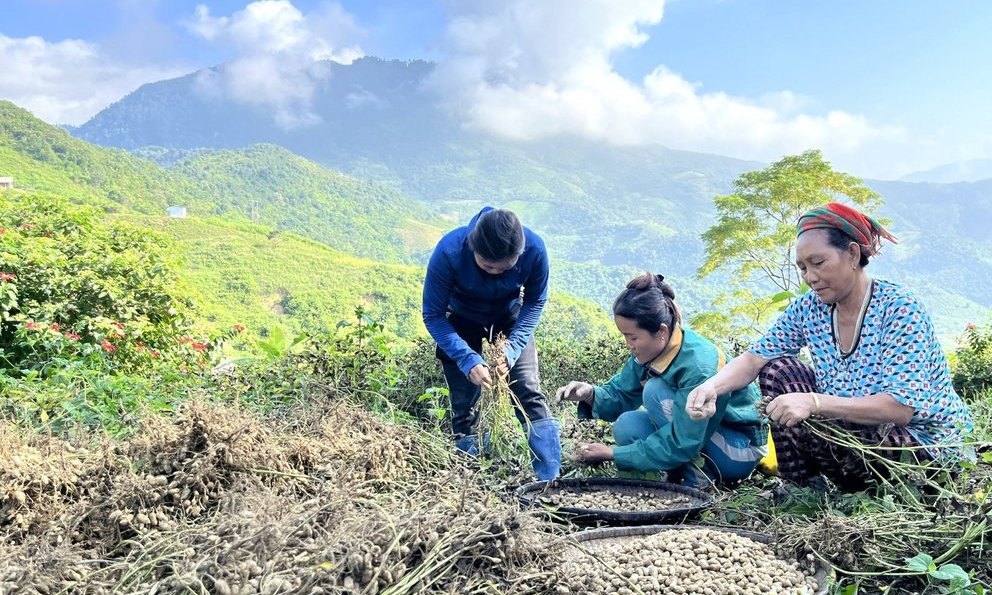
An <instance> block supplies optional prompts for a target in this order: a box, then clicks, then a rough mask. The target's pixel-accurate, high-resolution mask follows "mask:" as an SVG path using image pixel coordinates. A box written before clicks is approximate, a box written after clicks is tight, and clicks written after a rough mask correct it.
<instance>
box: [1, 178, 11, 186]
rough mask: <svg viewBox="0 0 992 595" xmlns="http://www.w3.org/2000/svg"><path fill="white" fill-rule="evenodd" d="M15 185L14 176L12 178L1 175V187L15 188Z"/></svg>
mask: <svg viewBox="0 0 992 595" xmlns="http://www.w3.org/2000/svg"><path fill="white" fill-rule="evenodd" d="M13 187H14V178H11V177H7V178H2V177H0V188H13Z"/></svg>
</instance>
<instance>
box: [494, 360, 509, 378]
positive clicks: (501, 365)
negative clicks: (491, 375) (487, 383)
mask: <svg viewBox="0 0 992 595" xmlns="http://www.w3.org/2000/svg"><path fill="white" fill-rule="evenodd" d="M493 372H495V373H496V378H506V377H508V376H509V375H510V364H509V363H507V361H506V358H505V357H504V358H502V359H500V360H499V361H497V362H496V369H495V370H493Z"/></svg>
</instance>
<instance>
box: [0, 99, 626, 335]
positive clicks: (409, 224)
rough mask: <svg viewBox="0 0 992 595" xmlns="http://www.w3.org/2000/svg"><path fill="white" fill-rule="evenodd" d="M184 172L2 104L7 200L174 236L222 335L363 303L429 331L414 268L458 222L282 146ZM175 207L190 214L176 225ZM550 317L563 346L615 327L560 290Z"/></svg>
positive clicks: (191, 162)
mask: <svg viewBox="0 0 992 595" xmlns="http://www.w3.org/2000/svg"><path fill="white" fill-rule="evenodd" d="M157 157H159V158H162V157H164V152H161V151H160V152H158V153H157ZM174 164H175V167H174V168H172V169H163V168H161V167H159V166H158V165H156V164H155V163H154V162H152V161H149V160H145V159H140V158H137V157H133V156H131V155H130V154H128V153H126V152H123V151H119V150H114V149H105V148H101V147H97V146H94V145H91V144H89V143H86V142H84V141H80V140H78V139H75V138H72V137H70V136H69V135H68V134H66V133H65V132H64V131H62V130H60V129H58V128H55V127H52V126H49V125H48V124H45V123H44V122H41V121H39V120H37V119H35V118H34V117H33V116H31V115H30V114H29V113H28V112H26V111H24V110H21V109H20V108H17V107H16V106H14V105H13V104H10V103H0V175H4V176H6V175H11V176H13V177H14V180H15V185H16V189H15V190H12V191H11V190H8V191H0V200H7V199H8V197H10V198H13V197H25V196H27V197H31V196H56V197H59V198H63V199H68V200H71V201H72V202H75V203H77V204H82V205H89V206H94V207H97V208H98V209H100V210H101V211H103V212H104V213H105V214H106V217H109V218H111V219H113V220H124V221H127V222H130V223H134V224H137V225H138V226H139V227H142V228H146V229H148V230H150V231H152V232H159V233H162V234H164V235H165V236H168V237H170V238H171V239H172V240H173V242H174V244H175V246H176V247H177V249H178V253H179V256H180V258H181V261H182V270H183V273H184V276H185V277H186V281H187V282H188V283H189V285H190V286H191V288H192V289H193V290H194V291H195V293H196V301H197V302H199V303H200V305H201V308H202V309H203V311H204V313H205V314H206V315H207V318H208V319H209V320H211V321H213V322H214V323H215V324H217V325H218V326H219V327H230V326H231V325H234V324H243V325H246V326H248V327H249V328H250V329H253V330H255V331H257V332H260V333H261V334H263V335H266V334H268V333H269V332H270V331H271V330H272V329H274V328H276V327H282V328H285V329H287V330H288V331H292V332H308V333H325V332H330V331H332V330H333V329H334V328H335V327H336V326H337V324H338V323H339V322H340V321H341V320H343V319H348V318H351V317H352V316H353V312H354V309H355V308H356V307H362V308H364V309H365V310H366V311H367V312H368V313H369V314H371V315H372V316H373V317H374V318H375V319H377V320H380V321H382V322H383V323H384V324H385V325H386V328H387V329H388V330H389V331H390V332H391V333H395V334H398V335H401V336H405V337H414V336H419V335H423V334H424V332H425V331H424V329H423V325H422V323H421V321H420V316H419V311H420V297H421V296H420V292H421V286H422V283H423V268H422V266H410V265H411V264H416V263H417V262H419V261H422V260H423V259H424V257H425V254H426V252H427V251H428V250H429V249H430V248H432V247H433V245H434V243H435V242H436V241H437V238H438V237H439V236H440V234H441V232H442V227H450V226H452V223H451V222H445V221H443V220H441V219H440V218H439V217H437V216H436V215H434V214H433V213H432V212H431V210H430V209H429V208H427V207H425V206H423V205H421V204H419V203H417V202H415V201H412V200H411V199H408V198H405V197H403V196H402V195H400V194H399V193H398V192H397V191H396V190H394V189H393V188H391V187H388V186H384V185H382V184H376V183H371V182H365V181H361V180H357V179H354V178H351V177H348V176H344V175H342V174H339V173H337V172H333V171H330V170H327V169H325V168H323V167H321V166H319V165H317V164H315V163H312V162H310V161H307V160H306V159H303V158H301V157H299V156H297V155H294V154H292V153H290V152H289V151H287V150H285V149H282V148H280V147H276V146H271V145H257V146H252V147H248V148H246V149H244V150H238V151H234V150H225V151H199V152H184V153H183V154H182V155H178V156H176V158H175V160H174ZM29 200H30V198H29ZM174 204H183V205H187V206H188V207H189V216H188V217H186V218H180V219H173V218H168V217H164V216H163V215H164V214H165V208H166V206H167V205H174ZM252 220H254V221H256V222H258V223H253V222H252ZM287 230H292V232H290V231H287ZM303 236H306V237H303ZM547 319H548V320H549V321H550V324H549V325H548V326H547V332H544V331H543V330H542V333H544V334H545V335H552V336H561V335H565V336H572V335H576V334H577V335H580V336H581V335H590V334H593V335H595V334H599V333H602V332H603V331H605V330H606V329H608V328H609V324H610V323H609V320H608V318H607V317H606V315H605V313H604V312H603V311H602V310H600V309H599V308H597V307H596V306H595V305H594V304H592V303H590V302H587V301H583V300H578V299H575V298H571V297H569V296H567V295H561V294H560V293H557V294H555V295H554V296H553V298H552V305H551V307H550V308H549V311H548V313H547Z"/></svg>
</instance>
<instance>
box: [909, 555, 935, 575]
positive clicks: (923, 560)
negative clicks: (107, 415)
mask: <svg viewBox="0 0 992 595" xmlns="http://www.w3.org/2000/svg"><path fill="white" fill-rule="evenodd" d="M931 566H933V556H931V555H930V554H924V553H922V552H921V553H919V554H916V555H915V556H913V557H912V558H906V568H908V569H909V570H912V571H913V572H927V571H929V570H930V568H931Z"/></svg>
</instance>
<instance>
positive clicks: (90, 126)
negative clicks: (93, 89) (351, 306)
mask: <svg viewBox="0 0 992 595" xmlns="http://www.w3.org/2000/svg"><path fill="white" fill-rule="evenodd" d="M219 68H221V67H219ZM330 68H331V70H332V74H333V76H332V78H331V82H330V84H328V85H327V86H326V88H323V89H322V90H321V91H320V92H319V94H318V96H317V98H316V100H315V104H314V111H315V113H316V114H318V116H319V121H317V122H316V123H314V124H313V125H312V126H305V127H300V128H296V129H293V130H284V129H281V128H280V127H279V126H277V125H276V124H275V122H274V121H273V120H272V118H271V116H270V114H268V113H266V112H265V111H264V110H260V109H257V108H252V107H247V106H244V105H239V104H237V103H235V102H233V101H230V100H227V99H225V98H223V97H220V96H217V95H216V94H212V95H211V94H204V93H202V92H200V91H199V83H198V81H200V80H201V79H202V77H205V76H210V75H211V73H216V72H217V70H216V69H214V70H208V71H201V72H199V73H194V74H191V75H189V76H186V77H182V78H179V79H174V80H170V81H163V82H160V83H154V84H150V85H145V86H144V87H142V88H140V89H138V90H137V91H135V92H134V93H132V94H131V95H128V96H127V97H125V98H123V99H122V100H121V101H119V102H117V103H116V104H114V105H112V106H110V107H109V108H107V109H106V110H104V111H103V112H101V113H100V114H98V115H97V116H95V117H94V118H93V119H92V120H91V121H89V122H87V123H86V124H85V125H84V126H82V127H81V128H79V129H78V130H76V131H75V133H76V134H78V135H80V136H81V137H82V138H85V139H88V140H91V141H93V142H98V143H102V144H107V145H112V146H117V147H122V148H127V149H133V150H142V151H144V153H143V154H158V155H159V156H166V157H168V156H169V155H171V154H172V153H171V151H169V150H168V149H195V148H231V147H245V146H250V145H252V144H254V143H260V142H261V143H273V144H277V145H280V146H283V147H286V148H288V149H290V150H291V151H293V152H295V153H299V154H301V155H303V156H305V157H307V158H310V159H313V160H315V161H317V162H319V163H322V164H324V165H327V166H330V167H332V168H334V169H337V170H340V171H343V172H345V173H348V174H351V175H354V176H356V177H358V178H361V179H367V180H374V181H377V182H380V183H385V184H388V185H390V186H392V187H394V188H397V189H399V190H400V191H401V192H402V193H403V194H405V195H408V196H412V197H414V198H416V199H419V200H421V201H422V202H423V203H425V204H428V205H431V206H432V207H434V208H435V209H437V210H438V211H439V212H441V213H444V214H446V215H450V216H451V218H452V219H453V220H457V221H460V222H463V221H465V220H467V219H468V218H469V217H470V216H471V215H472V214H473V213H474V212H476V211H477V210H478V208H480V207H481V206H482V205H484V204H496V205H499V206H504V207H508V208H512V209H515V210H517V211H518V212H520V214H521V216H522V218H523V219H524V221H525V222H526V223H527V224H529V225H531V226H532V227H534V228H535V229H536V230H538V231H539V232H541V233H542V234H543V235H544V237H545V239H546V241H547V243H548V244H549V246H550V249H551V250H552V251H553V254H554V256H555V257H557V259H558V260H559V266H558V268H557V269H556V281H555V282H556V284H557V286H558V287H565V288H567V290H568V291H569V292H571V293H573V294H574V295H579V296H582V297H586V298H590V299H594V300H596V301H597V302H599V303H600V304H601V305H603V306H604V307H605V306H608V304H609V303H610V300H611V298H612V296H613V295H614V294H615V293H616V292H617V291H618V289H619V288H620V287H622V283H623V281H624V280H626V279H627V278H628V277H629V276H630V274H631V273H632V272H633V271H635V270H637V269H651V270H655V271H660V272H663V273H665V274H666V275H667V276H668V277H669V278H670V279H672V280H673V283H674V284H675V287H676V289H677V291H679V299H680V301H682V303H683V306H684V307H685V308H686V310H687V311H688V313H689V314H692V313H693V312H697V311H700V310H704V309H707V308H708V307H709V306H708V304H709V300H710V298H711V297H712V296H713V295H715V294H716V293H717V290H718V289H719V287H718V286H725V285H727V284H733V282H734V280H733V279H727V278H721V277H719V276H714V277H712V278H709V279H707V280H706V281H705V282H699V281H697V280H696V279H695V278H694V275H695V272H696V269H697V267H698V266H699V264H700V263H701V262H702V255H703V253H702V251H703V245H702V243H701V241H700V240H699V235H700V233H702V232H703V231H704V230H705V229H706V228H707V227H708V226H709V225H710V224H711V223H712V222H713V217H714V215H713V208H712V198H713V196H714V195H716V194H722V193H727V192H729V191H730V183H731V182H732V181H733V179H734V178H736V177H737V176H738V175H739V174H741V173H742V172H744V171H749V170H753V169H757V168H760V167H762V164H759V163H754V162H747V161H741V160H737V159H731V158H727V157H720V156H716V155H705V154H698V153H690V152H685V151H676V150H671V149H667V148H665V147H662V146H653V147H613V146H605V145H601V144H594V143H591V142H588V141H584V140H581V139H577V138H558V139H554V140H548V141H542V142H534V143H517V142H508V141H500V140H496V139H493V138H491V137H487V136H484V135H482V134H478V133H474V132H472V131H470V130H467V129H465V128H464V127H463V126H461V125H460V123H459V122H458V121H457V120H456V119H454V118H453V117H451V116H450V115H449V114H448V113H447V112H446V111H445V110H443V109H442V108H441V107H439V105H440V103H439V97H437V96H436V95H435V94H434V92H433V91H432V88H431V85H430V84H429V77H430V73H431V70H432V68H433V66H432V65H431V64H429V63H426V62H420V61H415V62H399V61H384V60H379V59H376V58H364V59H361V60H357V61H356V62H354V63H353V64H352V65H350V66H343V65H340V64H332V65H331V66H330ZM356 98H364V99H363V100H362V101H358V100H357V99H356ZM150 145H151V146H156V147H166V148H167V149H162V148H157V149H151V150H149V149H148V148H147V147H148V146H150ZM143 147H144V149H141V148H143ZM195 153H196V152H195V151H194V154H195ZM164 160H165V161H167V160H168V159H164ZM172 160H173V161H175V158H174V157H173V158H172ZM195 162H196V159H195V158H194V159H193V160H192V163H195ZM183 167H185V166H182V165H181V166H180V167H179V169H180V170H182V169H183ZM867 183H868V185H870V186H871V187H872V188H874V189H875V190H877V191H879V192H880V193H881V194H882V195H883V197H884V199H885V201H886V206H885V207H884V208H883V209H882V211H881V214H882V215H883V216H884V217H887V218H889V219H892V220H893V226H892V227H893V232H894V233H895V234H896V235H898V236H899V237H900V238H901V239H902V243H901V244H900V245H899V246H896V247H893V248H891V249H888V250H887V255H886V256H885V257H883V258H880V259H878V261H877V263H876V264H873V266H872V268H873V273H874V274H876V275H878V276H882V277H887V278H890V279H892V280H895V281H900V282H905V283H908V284H910V285H911V286H912V287H913V288H914V289H915V290H916V291H917V292H918V293H919V294H920V295H921V296H922V297H923V298H924V300H925V301H926V302H927V303H928V304H929V305H930V307H931V309H932V310H933V311H934V315H935V318H936V320H937V324H938V327H939V330H940V332H941V334H943V335H944V336H950V335H953V334H956V333H957V332H959V331H960V329H961V328H962V326H963V325H964V324H965V323H966V322H968V321H972V320H981V319H983V318H985V317H986V316H987V315H988V312H989V307H990V306H992V291H990V289H992V243H990V242H989V241H988V240H987V239H986V238H985V237H984V236H983V235H982V234H981V233H978V232H977V228H978V227H980V222H982V221H988V220H990V215H992V205H990V196H992V191H990V186H992V182H978V183H961V184H911V183H904V182H875V181H870V180H869V181H867Z"/></svg>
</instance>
